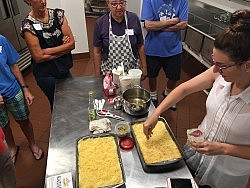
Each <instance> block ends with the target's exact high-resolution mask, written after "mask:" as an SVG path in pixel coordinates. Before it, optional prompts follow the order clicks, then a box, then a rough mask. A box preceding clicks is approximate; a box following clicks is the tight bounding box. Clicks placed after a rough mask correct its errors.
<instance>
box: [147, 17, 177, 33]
mask: <svg viewBox="0 0 250 188" xmlns="http://www.w3.org/2000/svg"><path fill="white" fill-rule="evenodd" d="M179 22H180V20H179V18H172V19H168V20H163V21H151V20H145V22H144V23H145V28H146V30H147V31H159V30H163V29H166V28H168V27H171V26H174V25H176V24H178V23H179Z"/></svg>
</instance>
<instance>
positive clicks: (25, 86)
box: [21, 84, 29, 88]
mask: <svg viewBox="0 0 250 188" xmlns="http://www.w3.org/2000/svg"><path fill="white" fill-rule="evenodd" d="M21 87H22V88H29V86H28V85H27V84H24V85H22V86H21Z"/></svg>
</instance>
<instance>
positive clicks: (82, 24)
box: [47, 0, 89, 54]
mask: <svg viewBox="0 0 250 188" xmlns="http://www.w3.org/2000/svg"><path fill="white" fill-rule="evenodd" d="M47 7H50V8H62V9H64V10H65V15H66V17H67V19H68V22H69V25H70V28H71V30H72V32H73V35H74V38H75V41H76V48H75V50H73V51H72V53H73V54H77V53H86V52H89V45H88V38H87V37H88V36H87V28H86V20H85V12H84V1H83V0H73V1H69V0H57V1H55V0H47Z"/></svg>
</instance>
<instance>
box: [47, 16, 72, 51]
mask: <svg viewBox="0 0 250 188" xmlns="http://www.w3.org/2000/svg"><path fill="white" fill-rule="evenodd" d="M62 33H63V36H64V37H63V44H62V45H60V46H57V47H53V48H46V49H44V52H45V54H48V55H63V54H66V53H68V52H70V51H71V50H73V49H75V39H74V36H73V33H72V31H71V29H70V27H69V24H68V20H67V19H66V16H64V18H63V24H62Z"/></svg>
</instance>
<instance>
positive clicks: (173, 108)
mask: <svg viewBox="0 0 250 188" xmlns="http://www.w3.org/2000/svg"><path fill="white" fill-rule="evenodd" d="M162 96H163V98H166V96H168V95H166V94H165V91H163V92H162ZM169 109H171V110H173V111H175V110H176V109H177V107H176V104H174V105H173V106H171V107H170V108H169Z"/></svg>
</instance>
